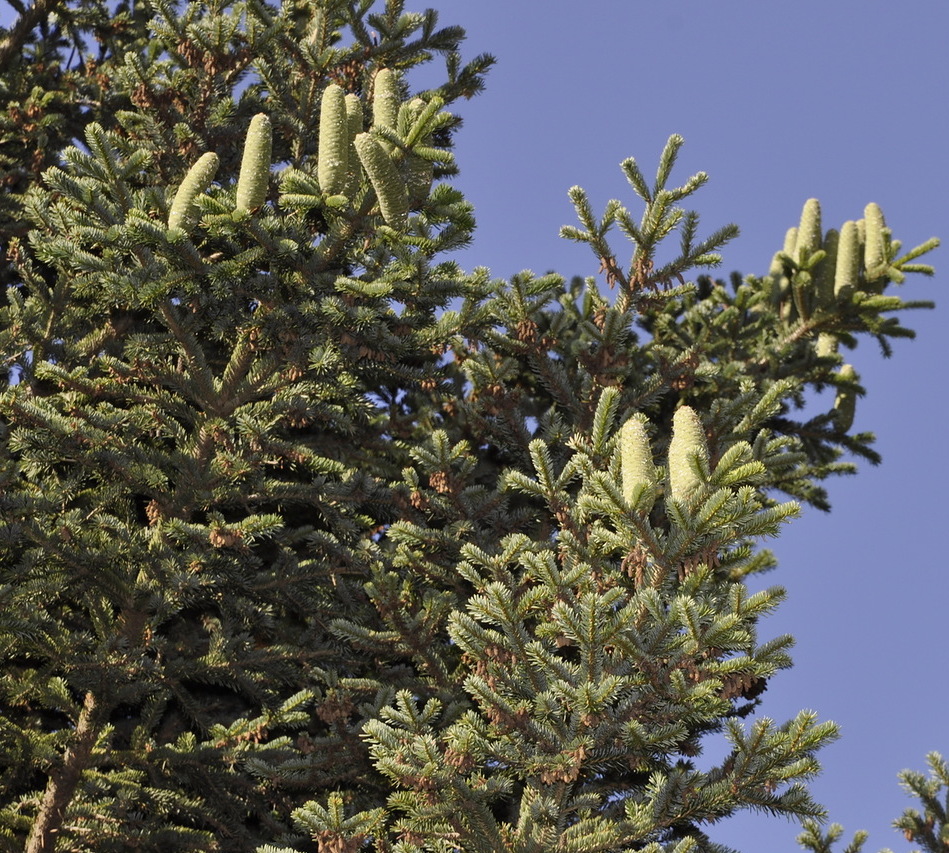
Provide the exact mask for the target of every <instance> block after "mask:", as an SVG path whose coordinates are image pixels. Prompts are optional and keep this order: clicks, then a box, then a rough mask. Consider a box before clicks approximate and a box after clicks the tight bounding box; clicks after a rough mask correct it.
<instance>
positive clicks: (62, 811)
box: [24, 693, 100, 853]
mask: <svg viewBox="0 0 949 853" xmlns="http://www.w3.org/2000/svg"><path fill="white" fill-rule="evenodd" d="M99 720H100V714H99V709H98V708H97V707H96V698H95V696H94V695H93V694H92V693H87V694H86V699H85V701H84V702H83V706H82V712H81V713H80V714H79V721H78V722H77V723H76V731H75V733H74V735H73V742H72V744H71V745H70V746H69V748H68V749H67V750H66V753H65V755H64V756H63V763H62V765H61V766H60V767H59V768H58V769H57V770H55V771H54V772H53V774H52V775H51V776H50V779H49V784H48V785H47V787H46V793H45V794H44V795H43V802H42V804H41V805H40V810H39V814H38V815H37V816H36V822H35V823H34V824H33V829H32V831H31V832H30V837H29V839H28V840H27V842H26V848H25V850H24V853H54V851H55V850H56V840H57V838H58V836H59V830H60V829H61V827H62V825H63V818H64V817H65V815H66V809H67V808H68V807H69V803H70V802H71V801H72V798H73V795H74V794H75V793H76V786H77V785H78V784H79V779H80V778H81V777H82V773H83V771H84V770H85V769H86V767H87V766H88V764H89V759H90V758H91V756H92V749H93V747H94V746H95V743H96V739H97V737H98V735H99Z"/></svg>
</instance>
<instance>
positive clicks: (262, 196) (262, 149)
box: [236, 113, 273, 212]
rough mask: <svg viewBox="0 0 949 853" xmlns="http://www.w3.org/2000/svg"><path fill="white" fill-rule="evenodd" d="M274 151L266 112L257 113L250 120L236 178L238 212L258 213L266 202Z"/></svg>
mask: <svg viewBox="0 0 949 853" xmlns="http://www.w3.org/2000/svg"><path fill="white" fill-rule="evenodd" d="M272 150H273V132H272V129H271V126H270V119H269V118H268V117H267V116H266V115H265V114H264V113H257V115H255V116H254V117H253V118H252V119H251V120H250V126H249V127H248V128H247V138H246V139H245V140H244V156H243V157H242V158H241V171H240V175H239V177H238V179H237V205H236V207H237V210H242V211H246V212H249V211H252V210H257V208H258V207H260V206H261V205H263V203H264V201H266V199H267V187H268V185H269V182H270V167H271V165H272V163H273V159H272Z"/></svg>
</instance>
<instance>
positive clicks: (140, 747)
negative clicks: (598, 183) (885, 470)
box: [0, 0, 945, 853]
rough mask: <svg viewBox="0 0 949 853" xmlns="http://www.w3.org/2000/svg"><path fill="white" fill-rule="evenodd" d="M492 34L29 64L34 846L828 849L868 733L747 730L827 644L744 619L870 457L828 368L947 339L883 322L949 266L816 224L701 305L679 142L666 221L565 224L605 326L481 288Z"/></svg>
mask: <svg viewBox="0 0 949 853" xmlns="http://www.w3.org/2000/svg"><path fill="white" fill-rule="evenodd" d="M41 12H42V10H40V11H37V10H33V11H32V12H29V13H28V14H30V15H38V14H41ZM24 14H27V13H24ZM29 22H30V21H29V20H26V23H29ZM462 38H463V33H462V31H461V30H460V29H458V28H457V27H444V28H439V26H438V21H437V15H436V14H435V12H434V11H431V10H429V11H426V12H422V13H414V12H407V11H405V9H404V4H403V3H402V2H400V0H388V2H386V3H385V4H384V5H382V6H380V7H379V8H376V4H374V3H373V2H371V0H360V2H357V3H344V2H339V0H300V2H293V3H286V4H283V5H282V6H279V7H278V6H276V5H272V4H267V3H260V2H256V0H255V2H248V3H243V2H241V3H233V4H229V3H215V4H211V5H209V6H202V5H201V4H198V3H194V4H189V5H177V4H173V3H170V2H165V0H155V2H154V4H153V5H150V6H149V5H148V4H136V5H135V8H134V10H132V9H130V8H129V9H127V8H125V7H124V6H120V7H119V8H118V9H112V8H110V7H109V6H108V4H104V3H98V2H84V3H80V4H72V5H70V4H69V2H67V0H63V2H62V3H61V4H60V5H58V6H56V11H55V15H53V14H52V12H49V14H48V15H47V20H45V22H43V23H41V24H37V25H36V26H35V27H32V28H31V27H29V26H26V25H25V24H24V26H21V27H15V28H14V30H13V31H11V34H10V38H9V39H8V40H7V41H5V42H3V43H2V44H0V72H2V73H0V87H2V92H3V96H4V98H6V103H7V110H6V112H5V113H4V118H3V119H2V121H0V142H2V147H0V168H2V169H3V170H5V171H4V182H3V185H4V187H5V193H4V195H3V196H2V209H0V231H2V236H3V237H4V239H5V240H6V242H7V244H8V246H9V259H10V260H9V264H8V266H7V267H6V268H5V269H4V271H3V276H4V283H5V284H6V285H8V287H7V290H6V293H5V297H4V301H3V302H2V303H0V315H2V324H0V329H2V331H0V352H2V355H3V358H4V364H5V366H6V368H7V370H8V377H7V381H6V382H5V384H4V385H3V387H2V389H0V608H2V612H3V614H4V616H3V618H2V619H0V662H2V666H0V850H9V851H14V850H24V849H25V850H27V851H29V853H46V852H47V851H49V853H52V851H56V850H59V851H67V850H75V851H80V850H92V849H94V850H96V851H124V850H130V849H136V850H143V851H169V850H175V851H179V850H180V851H187V850H201V851H214V850H222V851H224V850H226V851H236V853H244V851H253V850H258V849H259V850H263V851H270V853H275V851H289V850H298V851H305V850H316V851H324V853H325V851H346V853H350V851H352V853H355V851H357V850H361V849H369V848H372V849H375V850H378V851H398V853H410V851H423V850H424V851H445V853H448V851H455V850H458V849H464V850H471V851H482V850H483V851H488V850H490V851H499V850H525V851H526V850H547V849H556V850H559V851H562V853H593V851H601V850H602V851H604V853H605V851H615V850H645V851H651V853H659V851H670V850H672V851H676V853H690V851H721V850H722V848H721V847H720V846H717V845H715V843H714V842H713V841H712V840H711V839H710V838H709V836H708V834H707V833H708V832H710V831H711V828H712V825H713V824H714V823H715V822H716V821H718V820H720V819H722V818H723V817H725V816H727V815H730V814H733V813H735V812H736V811H738V810H741V809H749V808H750V809H758V810H764V811H768V812H771V813H775V814H781V815H788V816H801V817H812V818H816V817H819V816H820V815H821V814H822V812H821V808H820V806H819V805H818V804H816V803H815V802H814V801H813V800H812V799H811V797H810V796H809V794H808V793H807V789H806V782H807V780H808V779H809V778H811V777H812V776H813V774H814V773H815V772H817V769H818V765H817V761H816V757H815V753H816V751H817V750H818V749H819V748H820V746H821V745H822V744H824V743H826V742H827V741H829V740H830V739H832V738H833V737H835V734H836V733H835V728H834V726H833V724H831V723H826V722H819V721H818V720H817V718H816V717H815V715H813V714H811V713H809V712H807V713H802V714H800V715H798V716H797V717H796V718H794V719H793V720H790V721H788V722H786V723H783V724H779V723H776V722H774V721H771V720H770V719H767V718H764V717H757V716H753V715H756V713H757V709H758V706H759V704H760V703H761V695H762V692H763V690H764V689H765V687H766V685H767V683H768V681H769V679H771V678H773V677H775V676H776V675H777V673H778V672H779V670H781V669H783V668H786V667H787V666H789V664H790V658H789V656H788V648H789V646H790V642H791V640H790V638H789V637H767V636H763V635H762V622H763V620H764V617H765V616H766V615H767V614H768V613H770V612H771V611H772V610H773V609H774V608H775V607H776V606H777V605H778V603H779V602H780V600H781V598H782V595H783V593H782V591H781V590H780V589H779V588H777V587H774V588H770V589H765V590H763V591H759V592H751V591H750V590H749V589H748V587H747V586H746V585H745V583H744V580H745V578H746V577H747V576H749V575H752V574H756V573H761V572H764V571H766V570H767V569H769V568H771V567H772V566H773V564H774V560H773V557H772V556H771V554H770V553H769V552H768V551H767V550H766V549H763V548H762V547H761V540H762V539H763V538H765V537H769V536H773V535H776V534H777V533H778V532H779V530H780V527H781V525H782V523H783V522H784V521H786V520H788V519H790V518H792V517H793V516H794V515H796V514H797V512H798V510H799V503H808V504H812V505H815V506H818V507H821V508H826V507H827V505H828V504H827V496H826V493H825V491H824V489H823V486H822V482H823V481H824V480H825V479H826V478H827V477H829V476H831V475H833V474H836V473H841V472H847V471H850V470H852V467H853V466H852V463H851V462H849V461H843V460H842V456H843V455H844V454H845V453H848V452H849V453H850V454H853V455H857V456H863V457H865V458H869V459H871V460H873V461H875V460H876V456H875V454H874V453H873V451H872V449H871V446H870V445H871V442H872V435H870V434H869V433H857V434H853V433H852V423H853V419H854V416H855V401H856V397H857V396H858V395H859V394H860V393H862V391H863V389H862V388H861V387H860V386H859V385H858V379H857V376H856V374H855V372H853V370H852V369H848V365H842V359H841V358H840V356H839V355H838V354H837V351H838V349H839V347H841V346H842V347H845V348H853V347H855V346H856V345H857V343H858V342H859V340H860V339H861V338H863V337H866V336H870V337H874V338H875V339H876V340H878V341H879V342H880V343H881V345H882V346H883V347H884V348H885V349H886V348H887V347H888V340H889V339H891V338H893V337H900V336H903V337H906V336H910V335H911V334H912V332H911V331H910V330H908V329H905V328H903V327H902V326H901V325H900V324H899V322H898V320H897V319H895V318H894V317H893V316H892V315H893V314H894V312H897V311H900V310H902V309H904V308H909V307H918V306H920V305H922V304H925V303H918V302H904V301H902V300H901V299H900V298H898V297H895V296H893V295H892V294H891V293H889V292H888V288H889V287H890V285H891V284H893V283H901V282H902V281H903V279H904V276H905V274H907V273H910V272H923V273H931V270H930V269H929V268H928V267H925V266H923V265H920V264H918V263H916V259H917V258H918V257H919V256H920V255H922V254H923V253H925V252H926V251H927V250H928V249H930V248H932V247H933V246H934V245H935V241H930V242H929V243H925V244H923V245H922V246H920V247H918V248H916V249H914V250H912V251H911V252H908V253H905V254H903V255H900V254H899V251H900V247H899V243H898V241H896V240H893V239H892V235H891V233H890V231H889V229H888V228H887V227H886V225H885V223H884V220H883V217H882V213H881V212H880V211H879V209H878V208H876V207H875V206H872V205H871V206H868V208H867V209H866V211H865V214H864V217H865V218H864V220H861V223H857V222H850V223H845V224H844V226H843V227H842V228H841V229H840V231H839V233H838V232H837V231H835V230H833V229H832V230H829V231H827V232H826V233H824V232H822V224H821V221H820V211H819V205H818V204H817V202H816V200H810V201H808V202H807V204H806V205H805V209H804V213H803V214H802V219H801V223H800V225H799V227H796V228H793V229H791V231H790V232H789V234H788V237H787V239H786V241H785V245H784V247H783V250H782V251H780V252H778V253H776V255H775V257H774V260H773V262H772V265H771V268H770V270H769V272H768V274H767V275H766V276H764V277H761V278H757V277H753V276H749V277H747V278H745V279H742V278H741V277H739V276H737V275H736V276H733V277H732V279H731V281H730V282H725V281H722V280H716V279H712V278H710V277H708V276H706V275H699V276H698V278H697V279H696V280H695V281H694V282H689V281H687V279H686V276H687V275H688V274H690V273H691V272H692V271H693V270H705V269H709V268H713V267H715V266H717V265H718V264H719V263H720V260H721V258H720V255H719V251H720V249H721V248H722V247H723V246H724V245H725V244H726V243H727V242H728V240H729V239H731V237H733V236H734V235H735V234H736V233H737V229H736V228H735V227H734V226H726V227H724V228H720V229H717V230H715V231H712V232H711V234H709V235H708V236H704V237H702V236H699V218H698V214H697V213H695V212H694V211H690V210H686V209H684V208H683V207H682V206H681V205H682V204H683V203H684V202H685V201H686V200H687V199H691V197H692V196H693V194H694V193H695V192H696V191H697V190H698V189H699V188H700V187H701V186H702V184H704V182H705V180H706V176H705V175H704V174H703V173H699V174H698V175H695V176H694V177H692V178H690V179H689V180H687V181H686V182H685V183H683V184H682V185H681V186H678V187H671V185H670V180H671V175H672V171H673V167H674V164H675V160H676V156H677V154H678V152H679V150H680V148H681V145H682V139H681V138H680V137H677V136H674V137H672V138H671V139H670V140H669V143H668V144H667V145H666V147H665V149H664V150H663V152H662V153H661V155H660V162H659V167H658V170H657V174H656V178H655V180H654V181H653V182H652V183H650V182H648V181H647V180H646V178H645V176H644V174H643V172H642V171H641V169H640V167H639V165H638V164H637V162H636V161H634V160H632V159H629V160H626V161H624V163H623V164H622V170H623V173H624V175H625V177H626V178H627V181H628V182H629V184H630V186H631V187H632V189H633V192H634V193H635V195H636V197H637V199H638V200H637V202H636V204H637V205H639V206H640V207H641V208H642V209H641V211H639V210H636V212H635V213H634V212H633V211H632V210H631V209H630V208H629V207H627V206H626V205H625V204H624V203H622V202H620V201H618V200H613V201H610V202H608V203H607V205H606V208H605V210H604V212H603V214H602V215H601V216H599V217H598V216H597V215H596V214H594V212H593V210H592V208H591V205H590V202H589V199H588V197H587V195H586V193H585V192H584V191H583V190H582V189H580V188H578V187H574V188H573V189H571V190H570V197H571V199H572V200H573V203H574V206H575V208H576V212H577V216H578V219H579V225H578V226H567V227H565V228H564V229H563V232H562V233H563V235H564V236H565V237H566V238H568V239H572V240H575V241H578V242H582V243H586V244H588V245H589V246H590V248H591V249H592V250H593V252H594V255H595V257H596V258H597V260H598V262H599V264H600V268H601V272H602V273H604V274H605V285H606V286H605V287H601V285H600V284H599V283H598V282H597V280H596V279H595V278H588V279H580V278H575V279H572V280H569V281H567V280H564V279H563V278H561V277H560V276H558V275H555V274H549V275H544V276H540V277H537V276H534V275H533V274H532V273H530V272H529V271H524V272H522V273H520V274H518V275H516V276H515V277H514V278H513V279H512V280H511V281H509V282H500V281H495V280H492V279H491V278H490V275H489V273H488V272H487V271H486V270H483V269H478V270H475V271H474V272H473V273H470V274H466V273H464V272H462V271H461V270H460V269H459V267H458V266H457V264H455V263H454V262H453V261H451V260H450V259H446V257H445V256H446V254H447V253H448V252H450V251H452V250H453V249H457V248H459V247H461V246H464V245H466V244H467V243H468V242H469V240H470V238H471V234H472V231H473V228H474V219H473V215H472V211H471V208H470V205H469V204H468V203H467V202H466V201H465V199H464V198H463V197H462V195H461V194H460V193H459V192H458V191H457V190H456V189H454V188H453V187H452V186H451V185H450V183H448V181H447V179H449V178H450V177H451V176H452V175H453V174H454V173H455V171H456V164H455V161H454V156H453V153H452V139H453V135H454V133H455V132H456V131H457V129H458V127H459V124H460V118H459V117H458V116H457V115H455V114H454V113H453V112H450V111H449V108H451V109H454V107H453V104H455V103H457V102H459V101H460V100H461V99H464V98H470V97H472V96H473V95H475V94H476V93H477V92H479V91H480V90H481V88H482V85H483V77H484V74H485V72H486V71H487V70H488V68H489V67H490V66H491V64H492V59H491V58H490V57H489V56H486V55H482V56H478V57H476V58H475V59H473V60H472V61H470V62H468V63H467V64H465V63H463V62H462V60H461V58H460V54H459V48H460V43H461V41H462ZM93 41H95V42H96V47H95V48H93V47H91V45H92V42H93ZM67 44H69V45H71V47H70V50H74V51H75V56H74V57H73V56H72V55H71V53H70V51H67V50H66V48H65V45H67ZM6 45H13V48H10V49H8V48H7V47H6ZM39 56H43V57H45V58H46V61H44V63H42V64H40V63H37V62H35V61H34V60H35V59H36V57H39ZM435 57H440V58H441V59H443V60H444V66H445V74H444V82H443V83H442V84H441V85H439V86H437V87H435V88H431V89H427V90H422V91H413V90H412V81H413V77H412V70H413V69H414V68H415V67H416V66H418V65H420V64H422V63H425V62H429V61H431V60H432V59H433V58H435ZM90 105H93V106H90ZM166 224H167V227H166ZM617 229H618V230H619V232H620V239H621V240H628V241H629V242H630V243H631V244H632V246H631V256H630V260H629V263H628V264H626V265H621V264H620V263H619V262H618V261H617V258H618V257H619V250H618V249H616V248H615V247H614V243H615V241H616V234H615V231H616V230H617ZM673 241H677V243H678V248H677V250H674V251H671V252H670V251H669V250H668V248H667V247H668V245H669V243H670V242H673ZM627 251H629V250H627ZM670 255H671V256H672V259H671V260H667V261H662V262H660V261H658V260H657V259H658V258H660V257H664V258H665V257H668V256H670ZM612 289H615V297H614V294H613V293H612V292H611V290H612ZM824 387H834V388H836V389H837V391H838V399H837V402H836V403H835V404H834V405H833V407H831V409H830V410H829V411H823V412H818V413H816V414H805V413H804V408H805V402H808V401H810V400H811V396H812V395H810V392H811V391H814V390H820V389H822V388H824ZM812 408H813V404H812V403H809V409H808V411H810V410H811V409H812ZM785 497H788V498H791V500H785V499H784V498H785ZM710 735H720V736H722V737H724V738H725V739H726V741H727V743H728V744H729V748H728V752H727V754H726V755H725V757H724V758H723V759H721V760H720V761H719V762H718V763H712V766H709V764H710V762H705V761H703V760H702V749H703V745H704V743H705V742H706V741H707V738H708V737H709V736H710ZM941 766H942V765H939V767H941ZM934 767H935V765H934ZM939 772H940V773H942V774H943V775H942V776H939V779H941V780H943V781H942V782H940V784H944V775H945V774H944V773H943V771H942V770H940V771H939ZM906 778H907V780H908V781H907V784H910V783H912V785H913V786H914V790H916V791H917V793H920V796H923V797H924V800H925V801H926V802H927V808H929V805H928V804H929V803H930V801H932V802H935V799H934V798H935V796H936V791H935V789H934V790H933V791H932V792H930V790H929V788H926V787H925V785H926V784H929V783H924V782H923V781H920V780H917V779H916V778H915V777H912V778H911V777H909V776H907V777H906ZM926 797H928V798H929V799H926ZM940 814H942V813H940V812H937V811H932V813H931V814H930V812H927V814H926V815H925V816H923V817H920V818H919V821H922V823H919V822H918V821H917V822H915V823H914V822H913V820H916V819H915V818H913V819H910V818H906V820H908V821H910V823H907V824H906V826H907V827H910V828H911V829H912V831H913V832H914V833H916V834H917V835H919V837H920V838H923V837H924V836H925V833H924V832H923V830H922V829H921V827H927V826H928V827H929V829H930V830H931V829H932V826H933V825H934V823H931V821H930V818H931V816H932V815H935V817H932V822H935V821H943V820H944V818H943V817H940V816H939V815H940ZM808 832H810V833H811V837H812V838H813V843H814V844H817V845H821V844H823V845H824V846H825V847H828V846H829V845H830V844H831V843H832V841H833V838H831V837H830V836H827V837H824V836H821V835H820V833H819V830H818V829H817V828H816V826H812V827H811V828H810V829H808ZM833 832H834V830H831V835H833ZM834 837H836V836H834ZM925 837H926V838H928V836H925ZM927 843H928V842H927ZM814 849H818V848H817V847H815V848H814ZM820 849H824V847H821V848H820ZM853 849H854V850H856V849H857V848H856V847H854V848H853ZM931 849H936V848H931Z"/></svg>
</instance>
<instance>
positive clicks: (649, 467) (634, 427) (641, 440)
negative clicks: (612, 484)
mask: <svg viewBox="0 0 949 853" xmlns="http://www.w3.org/2000/svg"><path fill="white" fill-rule="evenodd" d="M619 452H620V477H621V482H622V486H623V498H624V499H625V500H626V503H627V504H632V503H633V502H634V501H635V500H636V497H637V494H638V493H640V492H641V490H642V489H644V488H648V487H649V486H652V485H654V484H655V482H656V469H655V465H654V464H653V461H652V448H651V447H650V445H649V436H648V435H647V434H646V416H645V415H643V414H635V415H633V416H632V417H631V418H629V420H627V421H626V423H624V424H623V426H622V427H621V428H620V433H619Z"/></svg>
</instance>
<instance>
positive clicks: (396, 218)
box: [354, 133, 409, 228]
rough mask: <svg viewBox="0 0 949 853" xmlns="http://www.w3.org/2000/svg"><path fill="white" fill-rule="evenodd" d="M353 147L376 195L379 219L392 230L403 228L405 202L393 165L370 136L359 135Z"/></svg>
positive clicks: (406, 210)
mask: <svg viewBox="0 0 949 853" xmlns="http://www.w3.org/2000/svg"><path fill="white" fill-rule="evenodd" d="M354 144H355V146H356V154H357V155H358V156H359V161H360V162H361V163H362V166H363V168H364V169H365V170H366V174H367V175H368V176H369V181H370V183H371V184H372V188H373V189H374V190H375V191H376V198H378V200H379V212H380V213H381V214H382V218H383V219H384V220H385V222H386V224H387V225H389V226H391V227H392V228H404V227H405V225H406V221H407V218H408V213H409V200H408V196H407V194H406V191H405V184H404V183H403V182H402V178H401V177H400V176H399V173H398V171H397V169H396V167H395V163H393V162H392V158H391V157H390V156H389V155H388V153H386V151H385V150H384V149H383V147H382V145H381V144H380V142H379V140H377V139H376V138H375V137H374V136H373V135H372V134H371V133H360V134H359V135H358V136H357V137H356V139H355V143H354Z"/></svg>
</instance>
